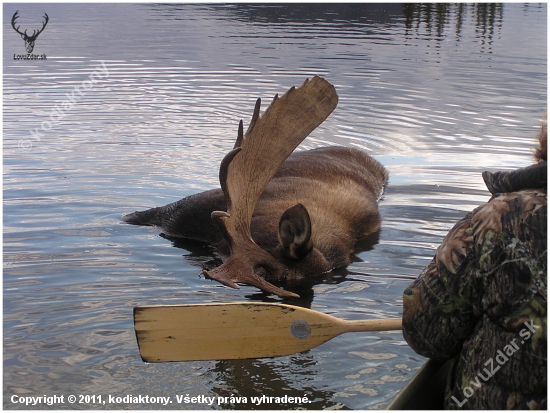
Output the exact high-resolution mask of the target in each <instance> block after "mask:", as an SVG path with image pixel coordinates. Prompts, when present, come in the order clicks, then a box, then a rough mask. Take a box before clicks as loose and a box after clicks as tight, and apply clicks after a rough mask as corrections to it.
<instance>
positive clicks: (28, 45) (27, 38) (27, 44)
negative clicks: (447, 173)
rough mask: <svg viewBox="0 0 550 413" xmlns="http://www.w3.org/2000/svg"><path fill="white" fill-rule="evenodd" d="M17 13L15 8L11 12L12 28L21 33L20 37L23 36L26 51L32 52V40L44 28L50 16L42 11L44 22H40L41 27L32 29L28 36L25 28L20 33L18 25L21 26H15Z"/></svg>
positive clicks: (34, 39)
mask: <svg viewBox="0 0 550 413" xmlns="http://www.w3.org/2000/svg"><path fill="white" fill-rule="evenodd" d="M18 13H19V10H17V11H16V12H15V13H14V14H13V17H12V18H11V26H12V27H13V30H15V31H16V32H17V33H19V34H20V35H21V37H22V38H23V40H24V41H25V48H26V49H27V53H32V51H33V50H34V42H35V41H36V39H37V37H38V35H39V34H40V33H42V32H43V31H44V29H45V28H46V25H47V24H48V21H49V20H50V18H49V17H48V14H47V13H44V19H45V20H46V21H45V22H44V23H42V28H41V29H40V30H38V31H37V30H36V29H34V30H33V32H32V35H31V36H29V35H28V34H27V29H25V32H23V33H22V32H20V31H19V27H21V26H17V27H15V24H16V22H15V21H16V20H17V18H18V17H19V16H18Z"/></svg>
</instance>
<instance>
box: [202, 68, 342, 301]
mask: <svg viewBox="0 0 550 413" xmlns="http://www.w3.org/2000/svg"><path fill="white" fill-rule="evenodd" d="M337 102H338V95H337V94H336V91H335V89H334V86H332V85H331V84H330V83H328V82H327V81H326V80H324V79H322V78H320V77H318V76H315V77H314V78H313V79H312V80H306V81H305V82H304V84H303V85H302V86H300V87H299V88H294V87H293V88H291V89H290V90H289V91H288V92H286V93H285V94H284V95H283V96H282V97H280V98H279V97H278V96H277V95H276V96H275V98H274V99H273V102H271V105H270V106H269V107H268V108H267V110H266V111H265V112H264V113H263V114H262V115H260V99H258V101H257V102H256V107H255V109H254V114H253V116H252V120H251V122H250V125H249V127H248V130H247V132H246V133H243V123H242V121H241V122H240V124H239V130H238V135H237V141H236V143H235V147H234V149H233V150H232V151H230V152H229V153H228V154H227V155H226V156H225V158H224V159H223V161H222V163H221V165H220V176H219V177H220V184H221V188H222V190H223V193H224V195H225V199H226V201H227V211H214V212H212V219H213V220H214V221H215V222H216V223H217V224H218V226H219V228H220V230H221V233H222V234H223V236H224V238H225V240H226V241H227V243H228V244H229V248H230V252H231V254H230V257H229V259H228V260H227V261H226V262H225V263H224V264H222V265H221V266H220V267H218V268H215V269H213V270H210V271H205V272H204V274H205V275H206V276H207V277H208V278H211V279H214V280H217V281H219V282H221V283H222V284H225V285H227V286H230V287H233V288H238V287H237V285H236V283H237V282H241V283H245V284H249V285H254V286H256V287H258V288H260V289H262V290H264V291H269V292H271V293H274V294H277V295H279V296H294V297H295V296H296V294H294V293H291V292H289V291H285V290H282V289H280V288H278V287H275V286H274V285H272V284H271V283H269V282H267V281H266V280H265V279H264V278H263V277H260V276H259V275H258V274H262V275H267V276H268V277H267V278H269V279H271V280H284V279H285V278H286V277H287V275H288V271H289V269H288V268H287V267H286V266H285V265H283V264H282V263H280V262H279V261H277V260H276V259H275V258H274V257H272V256H271V255H270V254H269V253H268V252H266V251H264V250H263V249H261V248H260V247H259V246H258V245H257V244H256V243H255V242H254V241H253V240H252V236H251V232H250V223H251V219H252V214H253V212H254V207H255V205H256V202H257V201H258V199H259V197H260V195H261V194H262V192H263V190H264V188H265V187H266V185H267V184H268V182H269V181H270V180H271V178H272V177H273V176H274V175H275V173H276V172H277V170H278V169H279V166H280V165H281V164H282V163H283V161H285V159H286V158H287V157H288V156H289V155H290V154H291V153H292V152H293V151H294V149H295V148H296V147H297V146H298V145H299V144H300V143H301V142H302V141H303V140H304V139H305V137H306V136H308V135H309V134H310V133H311V132H312V131H313V130H314V129H315V128H316V127H317V126H319V125H320V124H321V123H322V122H323V121H324V120H325V119H326V118H327V117H328V116H329V115H330V113H331V112H332V111H333V110H334V108H335V107H336V105H337ZM286 214H287V215H292V216H293V217H294V216H298V217H299V218H301V220H302V221H304V222H305V224H307V222H308V221H309V216H308V215H307V211H305V208H304V207H303V206H301V205H300V204H298V205H296V206H295V207H293V208H291V210H289V211H288V212H287V213H286ZM291 218H292V217H291ZM306 221H307V222H306ZM282 222H285V220H283V221H282ZM305 226H306V227H307V228H309V227H310V226H311V225H310V224H309V226H308V225H305ZM283 227H284V225H283ZM280 232H281V233H282V236H283V237H285V238H291V239H292V240H291V241H292V242H290V243H288V244H289V245H291V246H292V245H294V244H298V246H299V247H300V248H302V249H305V250H306V253H307V252H309V250H310V249H311V247H309V248H308V245H307V244H308V243H307V242H302V238H304V237H305V238H307V239H305V241H307V240H308V239H309V237H308V236H307V235H305V234H303V232H304V231H302V230H299V229H298V230H290V231H289V230H288V229H287V228H280ZM302 244H306V245H302ZM290 249H291V250H289V251H287V253H288V254H290V255H293V254H295V253H296V251H294V249H296V248H294V249H293V248H292V247H291V248H290ZM298 249H299V248H298Z"/></svg>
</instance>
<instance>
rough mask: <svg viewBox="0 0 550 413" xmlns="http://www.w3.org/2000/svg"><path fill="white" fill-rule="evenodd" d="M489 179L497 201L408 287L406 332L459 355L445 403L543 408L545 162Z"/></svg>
mask: <svg viewBox="0 0 550 413" xmlns="http://www.w3.org/2000/svg"><path fill="white" fill-rule="evenodd" d="M526 174H527V175H529V174H531V175H532V176H531V178H528V179H526ZM484 179H485V181H486V182H487V186H488V188H489V189H490V190H491V192H492V193H493V197H492V198H491V199H490V200H489V202H487V203H486V204H484V205H482V206H480V207H478V208H476V209H475V210H474V211H472V212H470V213H469V214H468V215H466V217H465V218H464V219H462V220H461V221H459V222H458V223H457V224H456V225H455V226H454V227H453V228H452V229H451V231H450V232H449V233H448V234H447V236H446V237H445V239H444V240H443V242H442V244H441V245H440V246H439V248H438V249H437V252H436V255H435V257H434V259H433V260H432V262H431V263H430V264H429V265H428V266H427V267H426V268H425V269H424V271H423V272H422V274H421V275H420V276H419V278H418V279H416V280H415V281H414V282H413V283H412V284H411V285H410V286H409V288H407V289H406V290H405V292H404V295H403V335H404V337H405V339H406V340H407V342H408V343H409V345H410V346H411V347H412V348H413V349H414V350H415V351H417V352H418V353H419V354H422V355H424V356H426V357H430V358H436V359H451V358H455V357H456V358H455V361H454V364H453V368H452V369H451V371H450V373H449V378H448V383H447V391H446V400H445V407H446V408H449V409H459V408H461V409H528V408H531V409H532V408H546V397H547V394H546V372H547V369H546V365H547V359H546V351H547V350H546V349H547V345H546V334H547V329H546V262H547V254H546V250H547V238H546V236H547V235H546V234H547V215H546V163H541V164H537V165H533V166H532V167H529V168H524V169H522V170H518V171H514V172H499V173H496V174H490V173H487V172H486V173H484Z"/></svg>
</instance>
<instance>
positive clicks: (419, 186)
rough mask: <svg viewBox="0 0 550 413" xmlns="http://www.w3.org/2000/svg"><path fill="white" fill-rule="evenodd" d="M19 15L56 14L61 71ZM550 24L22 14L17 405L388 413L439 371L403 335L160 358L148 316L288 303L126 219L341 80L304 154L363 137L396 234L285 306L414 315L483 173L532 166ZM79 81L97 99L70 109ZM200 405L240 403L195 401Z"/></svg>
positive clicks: (456, 12) (450, 9)
mask: <svg viewBox="0 0 550 413" xmlns="http://www.w3.org/2000/svg"><path fill="white" fill-rule="evenodd" d="M16 10H19V15H20V18H19V20H18V21H19V23H20V24H21V25H22V27H29V28H30V27H34V26H37V25H38V26H37V28H38V27H40V22H41V19H42V16H43V14H44V12H46V13H48V15H49V17H50V20H49V23H48V26H47V27H46V28H45V30H44V31H43V32H42V33H41V34H40V36H39V37H38V39H37V40H36V44H35V50H34V52H33V53H35V54H39V55H40V54H46V55H47V60H40V61H31V60H29V61H25V60H14V55H18V54H24V52H25V49H24V42H23V40H22V39H21V37H20V36H19V35H18V34H17V33H15V31H14V30H13V28H12V27H11V24H10V21H11V16H13V14H14V12H15V11H16ZM546 16H547V6H546V5H545V4H541V5H539V4H521V5H520V4H503V5H500V4H491V5H483V4H481V5H469V4H461V5H445V4H432V5H414V4H407V5H400V4H384V5H375V4H365V5H359V4H341V5H331V4H304V5H299V4H298V5H296V4H295V5H277V4H270V5H245V4H239V5H200V4H192V5H176V4H169V5H153V4H45V3H43V4H5V5H4V33H3V34H4V79H3V80H4V90H3V92H4V130H3V132H4V141H3V144H4V145H3V151H4V157H3V161H4V181H3V183H4V214H3V218H4V234H3V235H4V263H3V264H4V277H3V282H4V284H3V285H4V294H3V298H4V300H3V305H4V307H3V310H4V377H3V378H4V381H3V383H4V407H5V408H8V409H13V408H24V407H25V406H24V405H21V404H13V403H12V402H11V398H12V396H13V395H23V396H42V395H54V394H57V395H65V396H66V397H67V396H68V395H71V394H76V395H78V394H89V395H102V396H103V397H104V398H106V397H107V396H108V395H116V396H124V395H127V394H132V395H150V396H171V397H172V400H173V403H172V404H169V405H168V406H162V405H157V404H151V403H137V404H133V405H128V404H124V403H122V404H112V403H111V404H109V403H107V404H105V405H103V404H99V405H94V404H93V403H92V404H82V405H68V404H65V405H61V406H47V405H44V404H42V405H39V406H35V407H37V408H56V407H58V408H69V407H75V408H96V407H98V408H111V409H114V408H121V409H122V408H144V409H150V408H154V409H164V408H170V409H176V408H178V409H179V408H183V409H207V408H217V409H219V408H237V409H248V408H254V407H256V408H258V407H257V406H253V405H252V404H251V403H250V398H251V397H252V396H262V395H265V396H284V395H288V396H301V397H303V396H304V395H305V396H307V397H308V399H309V400H310V401H311V403H310V404H308V405H307V406H305V407H307V408H314V409H323V408H341V409H371V408H382V407H384V406H385V405H386V404H387V402H389V401H390V400H391V399H392V397H393V396H394V395H395V394H396V393H397V392H398V391H399V389H400V388H401V387H402V386H403V385H404V383H405V382H406V381H407V380H408V379H409V378H410V377H412V375H413V374H414V373H415V371H416V370H417V369H418V368H419V367H420V366H421V365H422V364H423V363H424V358H423V357H421V356H418V355H416V354H415V353H414V352H413V351H412V350H411V349H410V348H409V347H408V346H407V345H406V343H405V341H404V340H403V337H402V335H401V334H400V333H396V332H389V333H354V334H347V335H343V336H341V337H338V338H335V339H333V340H331V341H330V342H328V343H326V344H324V345H322V346H320V347H317V348H315V349H313V350H310V351H308V352H305V353H301V354H296V355H292V356H288V357H281V358H277V359H258V360H243V361H223V362H220V361H212V362H189V363H168V364H145V363H143V362H142V361H141V359H140V357H139V353H138V349H137V345H136V341H135V337H134V333H133V324H132V309H133V307H134V306H136V305H147V304H179V303H212V302H234V301H265V302H272V301H274V302H280V301H281V300H280V299H278V298H276V297H272V296H265V295H263V294H261V293H259V292H258V291H256V290H255V289H253V288H251V287H243V288H241V289H240V290H232V289H229V288H227V287H224V286H222V285H219V284H217V283H214V282H212V281H209V280H205V279H204V278H203V277H201V275H200V273H201V265H203V264H204V263H205V262H208V261H209V260H210V259H211V258H212V256H211V255H210V251H209V250H208V249H206V248H203V247H201V246H198V247H197V246H191V245H187V244H178V245H174V244H173V243H172V242H170V241H168V240H166V239H164V238H162V237H160V236H159V231H158V230H156V229H154V228H143V227H134V226H129V225H126V224H124V223H122V222H121V221H120V217H121V216H122V215H123V214H124V213H128V212H132V211H134V210H136V209H144V208H148V207H152V206H158V205H163V204H166V203H169V202H172V201H175V200H178V199H180V198H181V197H184V196H187V195H191V194H193V193H197V192H200V191H203V190H207V189H211V188H215V187H217V185H218V179H217V175H218V167H219V162H220V160H221V159H222V158H223V156H224V155H225V153H226V152H227V151H228V150H230V149H231V148H232V146H233V142H234V139H235V137H236V132H237V124H238V121H239V120H240V119H244V121H245V123H247V122H248V120H249V119H250V116H251V114H252V109H253V107H254V102H255V100H256V98H258V97H261V98H262V99H263V100H264V102H269V100H270V99H271V98H272V96H273V95H274V94H275V93H284V92H285V91H286V90H287V89H288V88H289V87H291V86H293V85H300V84H301V83H302V82H303V81H304V79H305V78H306V77H311V76H313V75H316V74H317V75H321V76H324V77H325V78H326V79H327V80H329V81H330V82H331V83H333V84H334V85H335V87H336V90H337V92H338V94H339V105H338V107H337V109H336V110H335V111H334V113H333V114H332V115H331V116H330V117H329V118H328V119H327V121H325V122H324V123H323V124H322V125H321V126H320V127H319V128H318V129H316V130H315V131H314V132H313V133H312V134H311V136H310V137H308V138H307V139H306V140H305V141H304V143H303V144H302V145H301V146H300V147H299V149H298V150H306V149H309V148H314V147H319V146H326V145H343V146H347V147H356V148H360V149H363V150H365V151H367V152H368V153H370V154H371V155H372V156H374V157H375V158H376V159H378V160H379V161H380V162H381V163H383V164H384V165H385V166H386V167H387V168H388V170H389V172H390V182H389V185H388V187H387V189H386V192H385V195H384V198H383V200H382V201H381V203H380V210H381V213H382V216H383V224H382V230H381V232H380V234H379V237H378V242H377V243H376V244H375V245H372V246H366V245H363V246H362V249H360V250H359V251H358V252H357V254H356V256H355V257H354V262H353V263H352V264H351V265H349V266H348V267H347V268H345V269H339V270H336V271H334V272H333V273H332V274H330V275H328V276H326V277H321V279H319V280H316V282H317V283H316V284H314V285H312V286H311V291H310V293H311V294H310V295H308V294H305V298H303V299H301V300H292V301H286V302H289V303H292V304H295V305H302V306H305V307H309V308H312V309H315V310H318V311H323V312H326V313H328V314H332V315H335V316H337V317H341V318H349V319H369V318H386V317H400V316H401V307H402V300H401V295H402V292H403V290H404V289H405V288H406V287H407V286H408V285H409V284H410V282H411V281H412V280H413V279H414V278H415V277H416V276H418V274H419V273H420V272H421V270H422V268H423V267H424V266H425V265H426V264H427V263H428V262H429V261H430V260H431V258H432V257H433V255H434V253H435V249H436V248H437V246H438V245H439V243H440V242H441V240H442V238H443V237H444V236H445V234H446V232H447V231H448V230H449V229H450V228H451V227H452V225H453V223H454V222H456V221H457V220H458V219H460V218H461V217H463V216H464V215H465V213H466V212H467V211H469V210H471V209H472V208H474V207H475V206H477V205H479V204H480V203H483V202H485V201H486V200H488V198H489V193H488V191H487V190H486V188H485V187H484V184H483V180H482V178H481V172H482V171H484V170H498V169H513V168H517V167H522V166H527V165H529V164H530V163H531V160H532V159H531V154H532V148H533V146H534V139H533V137H534V136H535V134H536V131H537V127H538V125H539V123H540V119H541V117H542V115H543V113H544V111H545V109H546V99H547V97H546V91H547V84H546V76H547V72H546V67H547V57H546V50H547V45H546V39H547V24H546ZM102 67H104V68H105V69H104V70H105V74H104V75H103V76H102V77H99V76H96V77H95V78H94V79H95V80H96V82H95V83H89V84H84V82H86V81H91V80H90V75H91V74H92V73H93V72H94V71H95V72H96V73H101V70H100V69H101V68H102ZM107 73H108V74H107ZM87 86H92V87H90V88H86V87H87ZM75 88H79V90H81V91H82V92H83V93H82V94H78V93H77V96H78V97H79V98H78V99H76V98H73V99H72V100H74V102H73V103H67V101H69V102H71V98H70V95H71V94H73V96H74V91H75ZM64 102H65V108H68V109H66V110H64V112H63V113H62V114H61V115H60V114H59V112H57V113H58V114H57V115H55V113H54V109H55V108H56V106H57V107H58V108H64V106H63V104H64ZM51 116H53V117H52V118H51ZM54 120H55V121H54ZM47 122H51V123H49V124H48V123H47ZM31 130H33V131H35V133H34V134H32V133H31V132H30V131H31ZM186 394H188V395H190V396H196V395H206V396H215V397H227V398H228V399H227V400H228V401H227V403H222V404H221V405H218V404H217V403H216V404H214V405H213V406H208V405H204V404H197V403H195V404H185V403H184V404H178V403H176V399H175V396H176V395H186ZM232 395H233V396H239V397H247V398H248V403H242V402H241V403H239V402H236V400H235V399H234V400H233V403H231V396H232ZM262 407H264V408H293V407H296V406H293V405H262V406H259V408H262Z"/></svg>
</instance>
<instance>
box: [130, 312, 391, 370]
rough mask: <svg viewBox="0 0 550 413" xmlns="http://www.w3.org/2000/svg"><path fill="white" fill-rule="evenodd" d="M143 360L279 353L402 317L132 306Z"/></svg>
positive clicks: (377, 327)
mask: <svg viewBox="0 0 550 413" xmlns="http://www.w3.org/2000/svg"><path fill="white" fill-rule="evenodd" d="M134 325H135V330H136V336H137V341H138V345H139V351H140V354H141V357H142V359H143V360H144V361H147V362H152V363H156V362H166V361H187V360H228V359H244V358H261V357H278V356H286V355H289V354H293V353H298V352H301V351H305V350H309V349H311V348H313V347H316V346H318V345H320V344H322V343H324V342H325V341H328V340H330V339H332V338H334V337H336V336H338V335H340V334H342V333H348V332H358V331H380V330H400V329H401V319H386V320H358V321H348V320H342V319H339V318H336V317H333V316H330V315H327V314H323V313H320V312H318V311H313V310H309V309H307V308H302V307H295V306H292V305H286V304H269V303H230V304H188V305H165V306H148V307H136V308H134Z"/></svg>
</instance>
